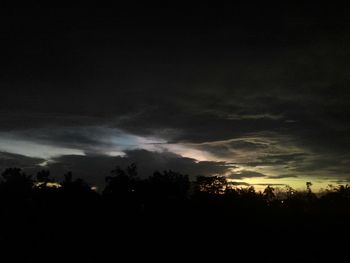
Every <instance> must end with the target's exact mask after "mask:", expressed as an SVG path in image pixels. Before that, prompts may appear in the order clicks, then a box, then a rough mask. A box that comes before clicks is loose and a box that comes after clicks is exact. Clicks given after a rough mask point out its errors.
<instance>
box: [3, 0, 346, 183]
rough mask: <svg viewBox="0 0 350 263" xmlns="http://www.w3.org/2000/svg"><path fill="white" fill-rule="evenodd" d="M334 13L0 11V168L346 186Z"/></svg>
mask: <svg viewBox="0 0 350 263" xmlns="http://www.w3.org/2000/svg"><path fill="white" fill-rule="evenodd" d="M348 11H350V10H348V9H347V8H346V7H343V6H336V5H334V4H329V5H328V6H326V5H321V4H315V3H314V2H313V1H308V3H307V4H305V3H304V4H295V3H293V4H291V3H289V2H288V1H287V2H284V3H280V4H268V3H267V2H264V3H263V4H262V3H261V4H252V3H250V4H248V3H247V1H244V2H243V1H242V2H240V1H237V2H235V3H234V4H229V3H226V4H223V5H219V4H217V5H215V4H210V5H207V4H204V3H199V4H197V5H194V4H193V5H190V4H187V5H181V4H180V3H171V4H169V5H166V4H163V5H159V4H158V5H153V4H151V3H149V2H148V3H146V4H136V3H133V4H119V5H115V6H104V7H100V6H98V5H97V4H96V3H95V4H90V3H84V2H81V3H78V4H76V5H74V4H71V6H70V7H69V8H68V7H57V5H56V7H55V8H54V7H50V6H47V5H45V3H41V2H34V4H33V6H32V7H28V8H26V9H24V8H23V9H20V8H10V7H7V6H1V8H0V41H1V44H0V45H1V49H0V53H1V54H0V55H1V60H0V99H1V103H0V170H4V169H5V168H7V167H20V168H22V169H24V170H25V171H27V172H28V173H31V174H35V173H36V171H38V170H41V169H50V170H51V172H52V174H53V175H54V176H57V177H59V176H62V175H63V173H65V172H67V171H73V174H74V175H75V176H77V177H82V178H83V179H85V180H87V181H88V182H90V183H92V184H97V185H99V186H102V185H103V182H104V178H105V176H107V175H109V173H110V171H111V170H112V169H113V168H114V167H115V166H116V165H120V166H122V167H125V166H127V165H128V164H131V163H133V162H135V163H136V164H137V165H138V168H139V174H140V176H141V177H147V176H149V175H151V174H152V173H153V171H154V170H165V169H172V170H175V171H178V172H181V173H186V174H189V175H190V177H191V178H192V179H195V177H196V176H198V175H206V176H211V175H221V176H226V177H227V178H228V179H230V180H232V181H234V182H237V183H242V185H247V184H252V185H255V186H257V187H258V186H260V185H266V184H271V185H276V186H284V185H286V184H288V185H290V186H292V187H295V188H300V189H302V188H305V183H306V182H308V181H311V182H312V183H313V187H314V188H315V189H320V188H325V187H326V186H327V185H328V184H333V185H335V184H339V183H341V184H345V183H348V182H349V181H350V165H349V164H350V158H349V157H350V150H349V149H350V147H349V146H350V133H349V131H350V123H349V121H348V116H349V115H350V102H349V101H350V89H349V87H348V85H349V83H350V72H349V71H350V67H349V66H350V65H349V64H350V52H349V46H350V24H349V22H350V18H349V16H348V13H349V12H348Z"/></svg>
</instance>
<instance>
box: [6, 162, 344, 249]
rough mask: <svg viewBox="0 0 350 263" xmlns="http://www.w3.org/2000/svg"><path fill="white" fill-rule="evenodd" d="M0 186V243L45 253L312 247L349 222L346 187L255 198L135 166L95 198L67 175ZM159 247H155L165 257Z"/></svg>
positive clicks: (10, 174) (11, 174)
mask: <svg viewBox="0 0 350 263" xmlns="http://www.w3.org/2000/svg"><path fill="white" fill-rule="evenodd" d="M2 178H3V180H2V181H1V183H0V197H1V198H2V199H1V204H2V212H3V215H2V216H1V217H0V221H1V222H0V223H1V224H2V225H6V226H7V228H6V229H3V232H2V234H0V241H1V240H11V239H12V236H13V235H14V233H15V235H14V236H21V237H23V236H26V237H30V238H32V239H33V240H34V241H35V242H34V243H40V244H44V245H42V246H46V247H47V249H48V247H49V245H48V244H51V243H55V242H56V243H55V245H56V246H58V245H59V244H60V243H62V242H63V243H65V244H70V245H69V246H74V244H76V242H80V243H81V244H84V246H89V242H92V241H91V240H93V241H95V242H97V240H99V241H98V242H102V243H103V246H104V247H109V246H112V244H114V243H115V242H125V244H129V243H132V244H134V243H133V242H136V240H137V239H140V240H143V243H142V244H145V246H147V245H148V242H149V241H148V239H147V237H150V236H151V237H154V236H155V237H157V238H158V239H159V240H166V241H167V242H174V240H175V238H173V237H175V236H177V237H181V238H182V239H183V240H185V241H182V242H186V241H187V239H188V242H193V240H195V241H196V242H202V240H208V239H209V240H216V239H217V238H218V237H219V236H220V235H221V233H226V234H229V235H230V237H231V238H232V237H235V238H236V240H237V242H238V241H239V240H240V238H242V237H243V236H245V237H249V235H258V236H262V237H263V238H264V240H267V239H268V238H272V237H273V236H274V235H276V234H281V235H285V236H288V237H289V238H290V237H291V236H293V235H295V233H298V234H300V235H303V234H305V233H307V236H308V239H310V238H311V237H312V236H313V235H317V234H318V233H319V232H320V231H321V229H322V228H324V229H326V228H327V226H328V225H330V224H337V225H340V226H343V227H344V226H346V225H347V222H348V220H350V186H349V185H340V186H336V187H334V186H330V187H328V188H327V190H326V191H324V192H323V193H322V194H319V195H316V194H315V193H313V192H312V190H311V186H312V183H311V182H307V183H306V190H305V191H296V190H295V189H293V188H291V187H289V186H286V187H284V188H283V189H282V190H281V189H278V188H275V187H272V186H270V185H268V186H266V188H265V189H264V190H263V191H262V192H260V191H256V190H255V188H254V187H253V186H240V187H239V186H237V185H235V184H232V183H230V181H228V180H227V179H226V178H225V177H220V176H212V177H206V176H198V177H197V178H196V180H195V181H190V179H189V176H187V175H183V174H181V173H178V172H174V171H171V170H168V171H163V172H158V171H156V172H154V174H153V175H151V176H150V177H148V178H142V177H139V175H138V170H137V167H136V165H135V164H131V165H130V166H128V167H126V168H125V169H122V168H121V167H116V168H115V169H113V170H112V171H111V175H110V176H108V177H107V178H106V187H105V189H104V190H103V191H102V192H101V193H98V192H96V191H94V190H92V188H91V186H90V185H89V184H88V183H87V182H85V181H84V180H82V179H80V178H76V179H75V178H74V177H73V174H72V173H71V172H68V173H66V174H64V179H63V181H61V182H58V181H56V180H55V179H54V178H52V177H51V175H50V172H49V171H47V170H42V171H39V172H38V173H37V174H36V180H33V179H32V177H31V176H29V175H27V174H25V173H24V172H23V171H22V170H21V169H18V168H8V169H6V170H5V171H4V172H3V173H2ZM316 223H317V227H314V224H316ZM227 226H229V227H231V226H232V227H231V228H232V229H231V228H229V229H226V228H227ZM247 231H248V233H249V234H247ZM1 235H2V236H3V237H1ZM107 236H108V237H112V238H113V239H112V241H111V242H112V243H109V241H107ZM223 236H224V234H222V237H221V238H223ZM1 238H2V239H1ZM117 240H118V241H117ZM191 240H192V241H191ZM13 242H14V241H13ZM113 242H114V243H113ZM128 242H129V243H128ZM29 243H30V242H29ZM123 244H124V243H123ZM165 244H168V243H166V242H164V244H163V242H161V241H160V243H158V246H162V249H169V246H167V245H165ZM173 244H174V243H173ZM202 245H203V244H202ZM67 246H68V245H67ZM124 247H126V245H125V246H124ZM115 249H116V250H118V249H119V250H118V251H119V252H120V248H118V247H117V248H114V247H110V248H109V249H104V250H103V251H114V250H115ZM61 253H65V252H64V251H63V252H61ZM106 253H107V252H106Z"/></svg>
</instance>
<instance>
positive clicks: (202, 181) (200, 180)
mask: <svg viewBox="0 0 350 263" xmlns="http://www.w3.org/2000/svg"><path fill="white" fill-rule="evenodd" d="M227 185H228V184H227V180H226V177H223V176H212V177H209V176H198V177H197V180H196V182H195V192H196V193H202V194H203V193H205V194H210V195H219V194H224V193H225V189H226V187H227Z"/></svg>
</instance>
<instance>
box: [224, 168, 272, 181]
mask: <svg viewBox="0 0 350 263" xmlns="http://www.w3.org/2000/svg"><path fill="white" fill-rule="evenodd" d="M255 177H266V175H265V174H262V173H259V172H254V171H248V170H244V171H241V172H240V173H235V174H230V175H229V176H228V178H229V179H244V178H255Z"/></svg>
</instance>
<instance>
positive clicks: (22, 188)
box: [0, 168, 33, 198]
mask: <svg viewBox="0 0 350 263" xmlns="http://www.w3.org/2000/svg"><path fill="white" fill-rule="evenodd" d="M1 176H2V177H3V179H4V180H3V181H2V182H1V183H0V192H1V193H3V194H6V195H11V196H12V197H15V198H21V197H28V196H29V195H30V193H31V191H32V188H33V180H32V178H31V176H29V175H26V174H25V173H24V172H22V170H21V169H19V168H7V169H6V170H5V171H4V172H3V173H2V174H1Z"/></svg>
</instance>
